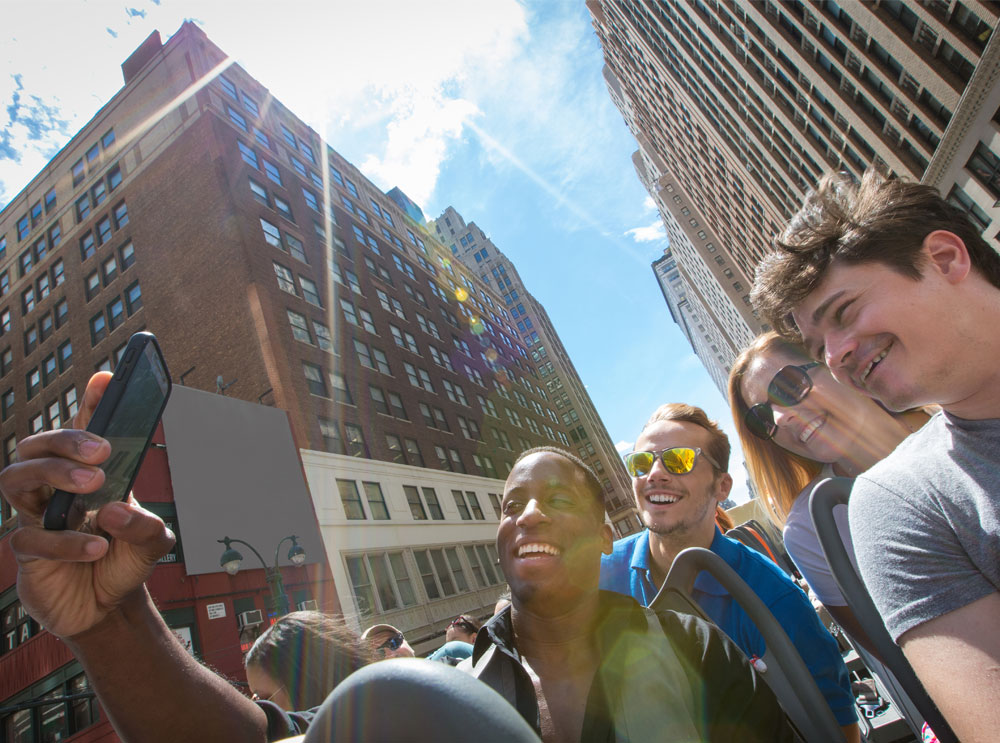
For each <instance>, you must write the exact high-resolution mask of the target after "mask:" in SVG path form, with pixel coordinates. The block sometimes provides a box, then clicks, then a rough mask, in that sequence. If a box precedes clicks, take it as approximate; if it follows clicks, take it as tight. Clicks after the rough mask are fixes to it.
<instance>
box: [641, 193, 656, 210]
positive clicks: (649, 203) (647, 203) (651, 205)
mask: <svg viewBox="0 0 1000 743" xmlns="http://www.w3.org/2000/svg"><path fill="white" fill-rule="evenodd" d="M642 206H643V208H644V209H646V210H648V211H654V212H655V211H657V209H656V202H655V201H653V197H652V196H647V197H646V198H645V199H643V200H642Z"/></svg>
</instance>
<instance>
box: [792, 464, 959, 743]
mask: <svg viewBox="0 0 1000 743" xmlns="http://www.w3.org/2000/svg"><path fill="white" fill-rule="evenodd" d="M853 482H854V481H853V480H852V479H851V478H849V477H832V478H827V479H826V480H823V481H822V482H820V483H818V484H817V485H816V486H815V487H814V488H813V490H812V492H811V493H810V494H809V513H810V515H811V516H812V520H813V525H814V526H815V527H816V533H817V534H818V536H819V542H820V546H821V547H822V548H823V554H824V555H825V556H826V561H827V564H828V565H829V566H830V570H831V571H832V572H833V578H834V580H835V581H836V582H837V586H838V587H839V588H840V592H841V593H842V594H843V595H844V599H845V600H846V601H847V605H848V606H849V607H850V609H851V612H852V613H853V614H854V616H855V618H856V619H857V620H858V622H859V623H860V624H861V626H862V627H863V628H864V630H865V632H866V633H867V634H868V637H869V638H870V639H871V641H872V644H873V645H874V646H875V649H876V650H878V652H879V654H880V655H881V656H882V662H883V663H884V664H885V666H886V667H887V668H888V669H889V671H890V672H891V676H894V677H895V678H894V679H891V678H882V681H883V682H884V683H886V684H887V685H888V686H889V687H890V688H893V687H895V692H890V694H891V696H893V697H894V698H897V697H898V698H897V701H898V703H899V706H900V710H899V711H900V712H901V713H902V714H904V715H906V716H907V718H908V722H909V723H910V727H911V728H912V727H913V726H914V725H916V729H918V730H919V729H920V725H919V719H913V718H915V717H916V718H922V719H923V720H925V721H926V722H927V724H928V725H930V727H931V729H932V730H933V731H934V734H935V735H936V736H937V738H938V740H939V741H940V742H941V743H957V741H958V738H957V737H956V736H955V733H954V732H952V730H951V727H950V726H949V725H948V723H947V722H945V719H944V716H943V715H942V714H941V712H940V711H938V708H937V705H936V704H934V701H933V700H932V699H931V698H930V696H928V694H927V692H926V691H925V690H924V687H923V686H922V685H921V683H920V680H919V679H918V678H917V675H916V674H915V673H914V672H913V668H912V666H910V663H909V661H908V660H906V656H905V655H903V651H902V650H901V649H900V647H899V645H897V644H896V643H895V642H893V640H892V637H891V636H890V635H889V631H888V630H887V629H886V628H885V623H884V622H883V621H882V617H881V615H879V613H878V609H876V608H875V603H874V602H873V601H872V598H871V596H870V595H869V594H868V589H867V588H866V587H865V585H864V583H863V582H862V580H861V576H859V575H858V573H857V571H856V570H855V569H854V565H853V564H852V563H851V559H850V557H849V556H848V554H847V548H846V547H845V546H844V542H843V540H842V539H841V538H840V532H839V531H838V530H837V523H836V521H835V520H834V516H833V509H834V508H835V507H836V506H838V505H846V504H847V500H848V497H849V496H850V494H851V486H852V484H853ZM900 691H901V692H902V693H900Z"/></svg>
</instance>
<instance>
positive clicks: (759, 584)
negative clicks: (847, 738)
mask: <svg viewBox="0 0 1000 743" xmlns="http://www.w3.org/2000/svg"><path fill="white" fill-rule="evenodd" d="M709 549H710V550H711V551H712V552H714V553H715V554H717V555H718V556H719V557H721V558H722V559H723V560H725V561H726V562H727V563H729V565H730V567H732V568H733V570H735V571H736V573H737V574H738V575H739V576H740V577H741V578H742V579H743V580H744V581H746V583H747V585H748V586H750V587H751V588H752V589H753V590H754V592H755V593H756V594H757V595H758V596H759V597H760V598H761V600H762V601H763V602H764V604H765V606H767V608H768V609H770V610H771V613H772V614H774V618H775V619H777V620H778V623H779V624H780V625H781V626H782V628H783V629H784V630H785V632H786V633H787V634H788V637H789V638H790V639H791V641H792V643H793V644H794V645H795V647H796V649H797V650H798V651H799V654H800V655H801V656H802V660H803V661H805V664H806V666H807V667H808V668H809V671H810V673H812V675H813V678H814V679H816V685H817V686H818V687H819V690H820V692H821V693H822V694H823V696H824V697H825V698H826V700H827V702H828V703H829V704H830V708H831V709H832V710H833V715H834V717H836V718H837V722H838V723H840V724H841V725H851V724H853V723H856V722H857V721H858V718H857V712H856V711H855V708H854V697H853V696H852V695H851V683H850V677H849V676H848V674H847V666H845V665H844V659H843V658H842V657H841V656H840V649H839V648H838V647H837V641H836V640H834V639H833V637H832V636H831V635H830V633H829V632H827V630H826V628H825V627H824V626H823V624H822V622H820V621H819V617H818V616H817V615H816V611H815V610H814V609H813V607H812V604H811V603H810V601H809V598H808V597H807V596H806V595H805V593H804V592H803V591H802V589H800V588H799V587H798V586H797V585H795V583H793V582H792V580H791V579H790V578H789V577H788V576H787V575H785V574H784V573H783V572H782V571H781V568H779V567H778V566H777V565H775V564H774V563H773V562H771V561H770V560H768V559H767V558H766V557H764V556H763V555H761V554H760V553H759V552H755V551H754V550H752V549H750V548H749V547H747V546H745V545H743V544H740V543H739V542H737V541H736V540H734V539H730V538H729V537H725V536H723V535H722V532H720V531H719V530H718V529H716V530H715V538H714V539H713V540H712V544H711V546H710V547H709ZM650 559H651V556H650V552H649V530H648V529H644V530H643V531H641V532H639V533H638V534H633V535H631V536H628V537H625V538H624V539H619V540H618V541H617V542H615V544H614V550H613V551H612V553H611V554H610V555H604V556H603V557H602V558H601V588H603V589H604V590H607V591H615V592H617V593H623V594H625V595H626V596H632V597H633V598H634V599H636V600H637V601H639V602H640V603H642V605H643V606H649V602H650V601H652V600H653V598H655V596H656V594H657V592H658V591H659V588H660V587H659V586H656V585H654V584H653V581H652V578H651V573H650ZM691 597H692V598H693V599H694V600H695V601H696V602H697V603H698V605H699V606H700V607H701V608H702V611H704V612H705V614H707V615H708V616H709V618H710V619H711V620H712V621H713V622H715V623H716V624H717V625H718V626H719V628H720V629H721V630H722V631H723V632H725V633H726V634H727V635H729V637H730V638H731V639H732V640H733V642H735V643H736V644H737V645H738V646H739V647H740V649H741V650H742V651H743V652H744V653H746V655H747V657H753V656H757V657H758V658H760V657H763V656H764V652H765V645H764V638H763V637H762V636H761V634H760V632H758V631H757V627H756V625H755V624H754V623H753V621H752V620H751V619H750V617H749V616H747V613H746V612H745V611H743V609H742V608H740V606H739V604H737V603H736V601H734V600H733V598H732V596H730V595H729V593H728V592H727V591H726V589H724V588H723V587H722V585H721V584H720V583H719V582H718V581H717V580H715V578H713V577H712V576H711V575H709V574H708V573H705V572H703V573H701V574H699V575H698V577H697V578H695V581H694V590H693V591H692V592H691Z"/></svg>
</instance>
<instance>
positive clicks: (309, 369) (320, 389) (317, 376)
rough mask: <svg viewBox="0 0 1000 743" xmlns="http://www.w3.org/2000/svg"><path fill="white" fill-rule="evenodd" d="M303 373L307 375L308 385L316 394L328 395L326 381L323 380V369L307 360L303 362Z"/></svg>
mask: <svg viewBox="0 0 1000 743" xmlns="http://www.w3.org/2000/svg"><path fill="white" fill-rule="evenodd" d="M302 373H303V374H305V376H306V386H308V387H309V391H310V392H311V393H312V394H314V395H319V396H320V397H327V396H328V395H327V392H326V382H325V381H324V380H323V371H322V369H320V368H319V367H318V366H316V365H315V364H310V363H308V362H306V361H303V362H302Z"/></svg>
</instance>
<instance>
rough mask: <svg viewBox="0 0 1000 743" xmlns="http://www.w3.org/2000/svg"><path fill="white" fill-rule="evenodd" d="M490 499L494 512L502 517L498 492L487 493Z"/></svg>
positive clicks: (498, 516)
mask: <svg viewBox="0 0 1000 743" xmlns="http://www.w3.org/2000/svg"><path fill="white" fill-rule="evenodd" d="M487 496H488V497H489V499H490V505H491V506H493V513H495V514H496V516H497V518H498V519H499V518H500V515H501V514H500V496H499V495H498V494H497V493H487Z"/></svg>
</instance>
